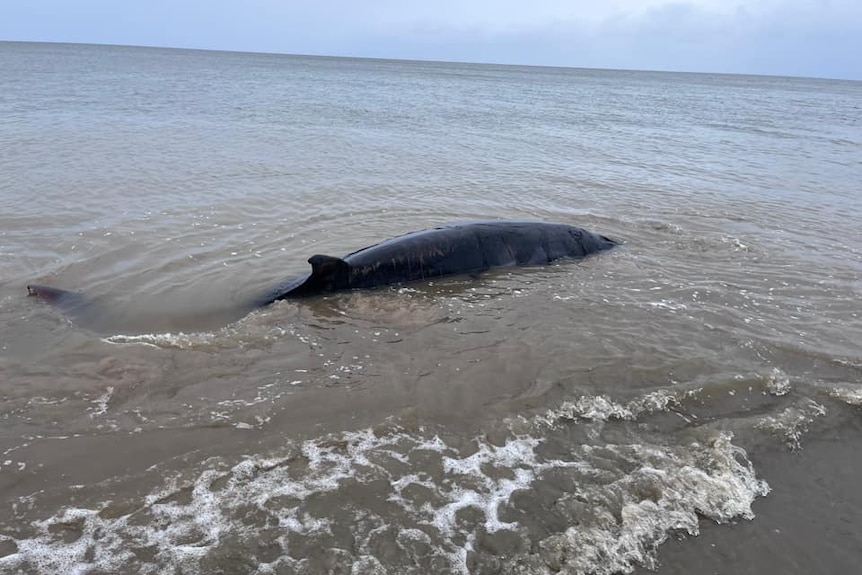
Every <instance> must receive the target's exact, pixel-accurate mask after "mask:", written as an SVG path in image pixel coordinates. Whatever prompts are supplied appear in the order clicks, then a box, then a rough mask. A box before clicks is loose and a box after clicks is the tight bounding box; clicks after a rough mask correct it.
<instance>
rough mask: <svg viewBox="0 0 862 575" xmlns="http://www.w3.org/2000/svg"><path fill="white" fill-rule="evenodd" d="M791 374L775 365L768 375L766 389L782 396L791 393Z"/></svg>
mask: <svg viewBox="0 0 862 575" xmlns="http://www.w3.org/2000/svg"><path fill="white" fill-rule="evenodd" d="M790 389H791V387H790V376H788V375H787V374H786V373H784V372H783V371H781V370H780V369H778V368H777V367H773V368H772V371H771V372H769V375H767V376H766V391H767V392H769V393H770V394H772V395H776V396H781V395H787V394H788V393H790Z"/></svg>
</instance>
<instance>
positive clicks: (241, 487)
mask: <svg viewBox="0 0 862 575" xmlns="http://www.w3.org/2000/svg"><path fill="white" fill-rule="evenodd" d="M0 63H2V69H3V70H4V75H3V78H2V80H0V82H2V87H3V89H2V90H0V116H2V118H3V122H2V124H0V173H3V174H4V176H5V177H4V178H3V179H2V181H0V198H2V202H3V204H2V205H3V210H2V212H0V255H2V257H0V318H2V321H0V374H2V375H0V377H2V380H0V381H2V383H0V400H2V402H3V408H2V410H0V413H2V415H0V422H2V428H0V430H2V435H0V450H2V457H0V494H2V498H0V499H2V501H5V502H6V503H5V504H4V510H3V511H2V512H0V571H2V572H6V571H8V572H10V573H17V572H19V571H20V572H24V573H31V572H32V573H54V572H73V571H76V572H85V573H114V572H140V573H158V572H163V571H166V570H172V569H173V570H177V571H178V572H182V573H217V572H253V573H320V572H334V573H342V572H343V573H377V572H393V573H394V572H398V573H428V572H440V573H483V574H484V573H554V572H568V573H613V572H618V571H629V570H631V569H634V568H644V567H646V568H657V569H658V572H659V573H663V572H665V573H676V572H690V570H691V569H693V568H694V566H697V568H701V567H702V566H703V565H704V563H708V564H709V565H714V567H713V570H715V571H718V572H721V571H722V570H723V569H726V568H727V566H728V565H732V566H733V569H734V571H736V572H752V573H753V572H758V570H760V571H762V570H763V568H764V566H769V565H774V563H773V562H772V561H774V559H773V556H774V555H775V553H776V549H781V553H782V557H784V560H783V561H784V563H782V566H783V569H784V572H786V573H809V572H812V570H815V571H816V570H819V571H821V572H830V571H831V572H838V571H842V570H845V571H846V570H848V569H850V566H851V565H855V564H857V563H858V561H859V560H860V559H862V551H860V549H862V539H860V536H859V535H858V533H859V530H858V529H853V528H843V527H842V526H847V525H850V526H854V525H856V526H858V521H859V520H860V517H859V515H858V513H856V514H855V515H854V514H853V513H854V512H853V509H855V507H853V505H852V502H853V501H855V500H858V487H857V484H856V482H855V481H854V479H853V478H854V477H856V476H858V472H859V466H858V463H853V462H854V460H855V459H856V458H854V457H853V454H854V453H855V452H854V449H855V446H856V445H857V444H858V437H859V427H860V412H859V409H860V405H862V353H860V346H859V342H860V341H862V322H860V317H859V314H860V306H859V303H858V302H859V296H860V287H862V282H860V277H862V239H860V235H859V233H858V222H859V221H862V202H860V196H859V194H860V182H862V178H860V174H862V153H860V152H862V113H860V112H862V110H860V104H859V102H862V84H860V83H853V82H838V81H826V80H808V79H791V78H763V77H748V76H720V75H715V76H713V75H691V74H663V73H661V74H660V73H648V72H611V71H596V70H564V69H545V68H523V67H502V66H479V65H466V64H442V63H418V62H388V61H374V60H351V59H331V58H310V57H292V56H275V55H259V54H237V53H218V52H196V51H183V50H156V49H140V48H119V47H95V46H72V45H47V44H15V43H0ZM477 218H534V219H540V220H548V221H560V222H566V223H572V224H575V225H579V226H582V227H585V228H587V229H591V230H593V231H597V232H600V233H602V234H605V235H608V236H611V237H614V238H618V239H621V240H623V241H625V244H624V245H623V246H622V247H621V249H617V250H614V251H612V252H606V253H603V254H601V255H599V256H597V257H592V258H588V259H586V260H583V261H580V262H565V263H559V264H557V265H553V266H549V267H544V268H530V269H506V270H498V271H495V272H493V273H488V274H486V275H483V276H482V277H480V278H478V279H474V278H451V279H446V280H441V281H435V282H431V283H428V284H415V285H409V286H399V287H394V288H387V289H381V290H375V291H367V292H355V293H344V294H336V295H331V296H327V297H322V298H317V299H313V300H308V301H299V302H280V303H278V304H276V305H273V306H270V307H267V308H265V309H261V310H257V311H255V312H253V313H251V314H249V315H247V316H245V317H242V318H239V319H236V320H235V321H232V320H234V319H235V318H232V317H229V316H224V317H221V316H219V317H215V318H214V317H212V316H211V314H212V313H213V312H214V310H230V309H232V308H234V307H236V305H237V304H238V302H242V301H244V299H245V298H247V297H248V295H249V294H253V293H257V292H258V291H259V290H261V289H264V288H266V287H268V286H271V285H273V284H274V283H275V282H277V281H279V280H281V279H283V278H284V277H287V276H290V275H293V274H298V273H303V272H305V271H306V270H307V268H308V265H307V264H306V263H305V260H306V259H307V258H308V257H309V256H311V255H312V254H315V253H325V254H332V255H341V254H345V253H348V252H350V251H353V250H355V249H357V248H359V247H362V246H365V245H368V244H371V243H374V242H376V241H379V240H382V239H385V238H387V237H390V236H393V235H397V234H400V233H404V232H408V231H412V230H417V229H422V228H425V227H429V226H434V225H437V224H440V223H445V222H451V221H459V220H468V219H477ZM30 282H38V283H44V284H49V285H54V286H57V287H62V288H66V289H74V290H80V291H82V292H84V293H86V294H88V295H91V296H92V297H94V298H97V299H98V300H99V301H100V302H101V303H103V304H104V305H105V306H106V308H107V309H110V310H112V319H111V322H109V323H107V324H105V325H103V326H101V327H102V329H98V330H91V329H84V328H81V327H80V326H77V325H75V324H73V323H70V322H69V321H68V320H67V319H66V318H64V317H62V316H61V315H60V314H58V313H57V312H56V310H53V309H51V308H49V307H48V306H46V305H44V304H43V303H42V302H39V301H36V300H35V298H27V297H26V290H25V288H24V286H25V285H26V284H27V283H30ZM817 485H829V486H830V488H829V490H828V493H821V492H818V491H817V488H816V486H817ZM854 497H855V498H856V499H854ZM788 501H792V502H794V504H795V507H793V508H791V506H789V505H782V504H779V502H788ZM836 501H847V502H848V504H847V506H846V507H840V508H839V509H836V506H835V502H836ZM800 518H806V521H803V520H800ZM701 530H702V531H703V535H702V537H701V538H699V539H695V538H692V537H685V538H683V540H682V541H681V542H679V543H676V542H674V543H667V544H664V545H662V543H663V542H664V541H665V540H666V539H667V538H668V537H670V538H675V537H677V536H679V535H680V534H695V533H698V532H699V531H701ZM776 532H780V533H783V534H784V538H783V539H782V537H781V536H778V535H775V533H776ZM740 534H742V535H740ZM746 545H747V546H748V547H746ZM729 548H732V549H735V550H737V551H734V552H732V553H727V552H725V551H723V550H726V549H729ZM656 549H658V551H656ZM835 549H840V550H842V551H841V552H834V550H835ZM812 553H813V555H812ZM812 557H813V558H812ZM686 570H687V571H686Z"/></svg>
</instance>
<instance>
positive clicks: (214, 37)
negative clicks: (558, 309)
mask: <svg viewBox="0 0 862 575" xmlns="http://www.w3.org/2000/svg"><path fill="white" fill-rule="evenodd" d="M860 38H862V2H859V1H858V0H605V1H603V2H597V1H595V0H531V1H530V2H523V1H522V0H470V1H464V0H435V1H434V2H429V1H428V0H424V1H422V2H419V1H416V0H367V1H365V2H355V1H352V0H351V1H348V0H319V1H318V2H298V1H285V0H244V1H242V0H210V1H208V2H205V1H203V0H186V1H184V2H176V1H175V0H149V1H146V2H144V1H143V0H129V1H128V2H115V1H108V0H78V1H77V2H66V1H65V0H42V1H41V2H17V3H12V5H11V6H10V7H7V8H6V9H5V10H4V15H3V18H2V19H0V39H17V40H36V41H71V42H95V43H117V44H143V45H163V46H177V47H195V48H211V49H226V50H247V51H265V52H285V53H304V54H328V55H344V56H372V57H388V58H421V59H437V60H461V61H486V62H504V63H520V64H547V65H560V66H574V67H577V66H584V67H606V68H608V67H611V68H646V69H661V70H688V71H714V72H746V73H767V74H791V75H810V76H839V77H848V78H857V79H862V64H860V62H859V61H860V59H859V58H858V56H857V55H858V54H860V53H862V40H860Z"/></svg>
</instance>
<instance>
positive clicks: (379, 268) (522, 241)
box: [27, 221, 618, 323]
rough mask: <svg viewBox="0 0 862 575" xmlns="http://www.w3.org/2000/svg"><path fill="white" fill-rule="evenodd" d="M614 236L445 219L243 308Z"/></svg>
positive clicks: (77, 304)
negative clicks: (433, 226) (444, 224)
mask: <svg viewBox="0 0 862 575" xmlns="http://www.w3.org/2000/svg"><path fill="white" fill-rule="evenodd" d="M617 244H618V242H615V241H614V240H611V239H609V238H607V237H605V236H602V235H599V234H596V233H593V232H589V231H587V230H584V229H582V228H579V227H575V226H570V225H566V224H557V223H547V222H531V221H480V222H470V223H461V224H452V225H447V226H441V227H437V228H433V229H428V230H423V231H419V232H412V233H409V234H405V235H403V236H398V237H395V238H391V239H388V240H385V241H383V242H380V243H378V244H375V245H373V246H369V247H366V248H363V249H361V250H358V251H355V252H353V253H351V254H348V255H346V256H344V257H341V258H337V257H333V256H326V255H314V256H312V257H311V258H309V260H308V263H310V264H311V272H310V273H307V274H304V275H301V276H299V277H294V278H290V279H287V280H285V281H283V282H281V283H279V284H278V285H276V286H275V287H273V288H271V289H269V290H266V291H265V292H264V293H262V294H259V295H258V296H256V297H254V298H251V300H249V301H248V302H247V304H246V305H245V306H243V310H242V311H244V312H248V311H251V310H252V309H254V308H257V307H263V306H266V305H269V304H271V303H273V302H275V301H278V300H283V299H290V298H302V297H309V296H314V295H320V294H325V293H330V292H336V291H344V290H354V289H367V288H374V287H379V286H387V285H393V284H402V283H408V282H415V281H421V280H429V279H434V278H439V277H443V276H451V275H459V274H477V273H481V272H483V271H486V270H489V269H492V268H500V267H508V266H531V265H545V264H549V263H551V262H554V261H557V260H561V259H577V258H582V257H585V256H588V255H590V254H592V253H595V252H599V251H602V250H607V249H610V248H612V247H614V246H615V245H617ZM27 290H28V292H29V295H32V296H37V297H39V298H41V299H43V300H45V301H48V302H49V303H52V304H54V305H56V306H58V307H60V308H61V309H63V310H64V311H65V312H66V313H67V314H69V315H70V316H71V317H72V319H73V320H77V321H80V322H84V323H86V320H87V319H88V318H91V317H92V316H93V315H95V314H98V313H99V311H98V306H97V305H95V303H94V302H92V301H90V300H88V299H87V298H85V297H84V296H82V295H80V294H77V293H73V292H68V291H65V290H61V289H57V288H52V287H47V286H41V285H28V286H27Z"/></svg>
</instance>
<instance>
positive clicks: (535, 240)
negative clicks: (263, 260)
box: [259, 221, 617, 305]
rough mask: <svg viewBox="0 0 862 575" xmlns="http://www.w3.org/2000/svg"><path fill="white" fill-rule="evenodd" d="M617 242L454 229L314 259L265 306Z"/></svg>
mask: <svg viewBox="0 0 862 575" xmlns="http://www.w3.org/2000/svg"><path fill="white" fill-rule="evenodd" d="M615 245H617V242H615V241H613V240H611V239H609V238H606V237H605V236H601V235H598V234H595V233H593V232H588V231H587V230H584V229H581V228H578V227H575V226H569V225H566V224H555V223H545V222H529V221H524V222H522V221H488V222H471V223H464V224H452V225H447V226H441V227H437V228H432V229H428V230H422V231H420V232H412V233H409V234H405V235H403V236H398V237H395V238H391V239H388V240H386V241H383V242H380V243H379V244H375V245H373V246H369V247H367V248H363V249H361V250H359V251H355V252H353V253H351V254H348V255H346V256H344V257H342V258H336V257H332V256H325V255H315V256H312V257H311V258H309V260H308V263H310V264H311V273H309V274H306V275H304V276H300V277H298V278H293V279H290V280H287V281H285V282H283V283H281V284H279V285H278V286H276V287H275V288H273V289H272V290H270V291H269V292H267V293H266V294H264V295H263V296H262V297H261V299H260V302H259V303H260V305H267V304H270V303H272V302H274V301H277V300H282V299H287V298H297V297H307V296H313V295H318V294H322V293H329V292H334V291H344V290H352V289H367V288H373V287H378V286H385V285H392V284H402V283H409V282H414V281H422V280H429V279H433V278H438V277H442V276H450V275H459V274H475V273H480V272H483V271H486V270H489V269H491V268H500V267H509V266H528V265H544V264H549V263H551V262H554V261H556V260H560V259H564V258H570V259H575V258H582V257H584V256H587V255H589V254H592V253H594V252H598V251H601V250H607V249H610V248H612V247H614V246H615Z"/></svg>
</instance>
